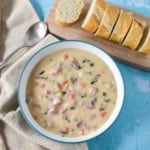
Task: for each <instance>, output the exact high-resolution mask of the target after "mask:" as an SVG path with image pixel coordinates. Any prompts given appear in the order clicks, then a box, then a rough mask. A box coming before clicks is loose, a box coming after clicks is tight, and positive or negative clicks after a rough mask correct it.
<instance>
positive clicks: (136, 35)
mask: <svg viewBox="0 0 150 150" xmlns="http://www.w3.org/2000/svg"><path fill="white" fill-rule="evenodd" d="M145 27H146V22H145V21H142V20H139V19H135V18H134V19H133V21H132V25H131V28H130V29H129V32H128V34H127V36H126V38H125V40H124V41H123V45H124V46H126V47H129V48H130V49H133V50H135V49H136V48H137V47H138V45H139V44H140V41H141V39H142V37H143V33H144V29H145Z"/></svg>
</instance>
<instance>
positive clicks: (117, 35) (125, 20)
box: [109, 10, 133, 43]
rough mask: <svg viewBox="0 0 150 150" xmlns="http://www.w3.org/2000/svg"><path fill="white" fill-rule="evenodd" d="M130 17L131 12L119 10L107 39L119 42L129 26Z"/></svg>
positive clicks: (131, 17)
mask: <svg viewBox="0 0 150 150" xmlns="http://www.w3.org/2000/svg"><path fill="white" fill-rule="evenodd" d="M132 19H133V16H132V13H131V12H127V11H123V10H120V15H119V18H118V21H117V23H116V25H115V27H114V30H113V32H112V34H111V36H110V38H109V39H110V40H111V41H114V42H117V43H121V42H122V41H123V39H124V38H125V36H126V34H127V32H128V30H129V28H130V26H131V23H132Z"/></svg>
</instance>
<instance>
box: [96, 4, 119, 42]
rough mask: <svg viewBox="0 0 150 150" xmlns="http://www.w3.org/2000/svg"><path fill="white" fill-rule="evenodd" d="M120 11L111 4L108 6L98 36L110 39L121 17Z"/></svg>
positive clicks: (97, 32)
mask: <svg viewBox="0 0 150 150" xmlns="http://www.w3.org/2000/svg"><path fill="white" fill-rule="evenodd" d="M119 12H120V9H119V8H118V7H115V6H113V5H111V4H107V6H106V9H105V12H104V16H103V19H102V21H101V23H100V25H99V27H98V29H97V31H96V33H95V35H96V36H100V37H102V38H105V39H108V38H109V36H110V34H111V32H112V30H113V27H114V25H115V23H116V22H117V19H118V17H119Z"/></svg>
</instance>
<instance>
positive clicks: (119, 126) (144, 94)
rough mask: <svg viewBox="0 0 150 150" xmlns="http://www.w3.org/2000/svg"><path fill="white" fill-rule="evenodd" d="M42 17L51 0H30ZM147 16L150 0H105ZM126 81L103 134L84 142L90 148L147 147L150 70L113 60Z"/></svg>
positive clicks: (140, 149) (149, 145) (129, 149)
mask: <svg viewBox="0 0 150 150" xmlns="http://www.w3.org/2000/svg"><path fill="white" fill-rule="evenodd" d="M30 1H31V3H32V5H33V7H34V8H35V10H36V11H37V13H38V15H39V17H40V18H41V20H44V18H45V17H46V16H47V14H48V11H49V9H50V7H51V6H52V3H53V2H54V0H30ZM108 1H110V2H112V3H115V4H117V5H120V6H123V7H126V8H129V9H132V10H134V11H136V12H139V13H141V14H144V15H145V16H149V17H150V0H108ZM115 62H116V64H117V66H118V67H119V69H120V71H121V73H122V76H123V79H124V83H125V99H124V105H123V109H122V111H121V113H120V115H119V117H118V119H117V120H116V122H115V123H114V124H113V125H112V126H111V127H110V128H109V129H108V130H107V131H106V132H105V133H103V134H102V135H100V136H98V137H96V138H94V139H92V140H90V141H88V142H87V144H88V147H89V150H150V72H144V71H141V70H138V69H135V68H132V67H130V66H128V65H125V64H122V63H120V62H118V61H117V60H115Z"/></svg>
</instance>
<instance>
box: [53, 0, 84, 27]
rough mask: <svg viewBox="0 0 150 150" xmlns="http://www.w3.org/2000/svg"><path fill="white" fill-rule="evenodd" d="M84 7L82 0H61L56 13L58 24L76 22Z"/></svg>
mask: <svg viewBox="0 0 150 150" xmlns="http://www.w3.org/2000/svg"><path fill="white" fill-rule="evenodd" d="M83 7H84V3H83V1H82V0H60V2H59V4H58V6H57V8H56V14H55V22H56V23H57V24H60V25H63V26H68V25H71V24H72V23H74V22H76V21H77V20H78V19H79V16H80V14H81V12H82V9H83Z"/></svg>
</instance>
